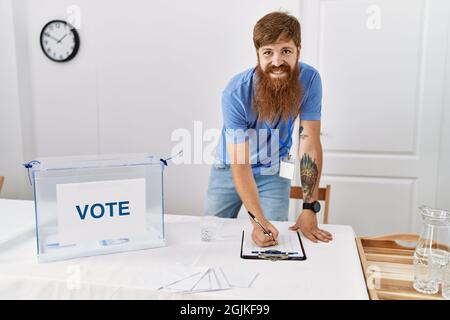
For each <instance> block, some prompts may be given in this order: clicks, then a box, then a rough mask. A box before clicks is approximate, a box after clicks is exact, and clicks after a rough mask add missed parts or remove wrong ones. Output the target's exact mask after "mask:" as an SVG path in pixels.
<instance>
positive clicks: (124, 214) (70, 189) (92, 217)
mask: <svg viewBox="0 0 450 320" xmlns="http://www.w3.org/2000/svg"><path fill="white" fill-rule="evenodd" d="M56 196H57V207H58V239H59V243H60V244H61V245H64V244H82V243H88V242H93V241H101V240H112V239H119V238H133V237H139V236H143V235H144V234H145V232H146V229H145V226H146V217H145V207H146V204H145V179H126V180H111V181H98V182H83V183H69V184H58V185H57V186H56Z"/></svg>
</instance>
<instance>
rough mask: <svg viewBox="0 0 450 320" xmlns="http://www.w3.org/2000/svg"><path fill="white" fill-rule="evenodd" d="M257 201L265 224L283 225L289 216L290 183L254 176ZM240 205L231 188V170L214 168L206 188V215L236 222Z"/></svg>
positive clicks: (278, 179)
mask: <svg viewBox="0 0 450 320" xmlns="http://www.w3.org/2000/svg"><path fill="white" fill-rule="evenodd" d="M254 177H255V181H256V186H257V187H258V191H259V200H260V204H261V208H262V210H263V212H264V216H265V217H266V218H267V219H268V220H275V221H286V220H287V219H288V213H289V194H290V190H291V180H289V179H285V178H282V177H280V176H279V174H273V175H254ZM241 206H242V201H241V198H240V197H239V195H238V193H237V191H236V188H235V186H234V182H233V177H232V176H231V168H230V166H229V165H227V164H214V165H213V166H212V169H211V176H210V177H209V184H208V199H207V205H206V212H205V214H206V215H215V216H218V217H222V218H236V217H237V215H238V213H239V210H240V209H241Z"/></svg>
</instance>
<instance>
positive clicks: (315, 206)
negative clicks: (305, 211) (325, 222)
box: [313, 201, 320, 213]
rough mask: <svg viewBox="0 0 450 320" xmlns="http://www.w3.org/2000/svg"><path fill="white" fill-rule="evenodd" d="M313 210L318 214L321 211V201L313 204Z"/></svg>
mask: <svg viewBox="0 0 450 320" xmlns="http://www.w3.org/2000/svg"><path fill="white" fill-rule="evenodd" d="M313 210H314V212H316V213H317V212H319V211H320V203H319V201H316V202H314V204H313Z"/></svg>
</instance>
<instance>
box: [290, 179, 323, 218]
mask: <svg viewBox="0 0 450 320" xmlns="http://www.w3.org/2000/svg"><path fill="white" fill-rule="evenodd" d="M330 193H331V186H330V185H329V184H327V186H326V187H325V188H319V199H318V200H319V201H325V206H324V210H323V223H324V224H327V223H328V210H329V206H330ZM290 198H291V199H298V200H301V199H303V189H302V187H291V195H290Z"/></svg>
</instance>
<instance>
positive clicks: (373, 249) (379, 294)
mask: <svg viewBox="0 0 450 320" xmlns="http://www.w3.org/2000/svg"><path fill="white" fill-rule="evenodd" d="M404 236H405V235H404ZM416 238H417V239H418V236H417V235H411V234H410V235H408V236H407V237H406V238H405V239H406V240H413V239H416ZM356 244H357V246H358V251H359V256H360V258H361V265H362V268H363V270H364V275H365V277H366V285H367V290H368V292H369V295H370V298H371V299H373V300H379V299H380V300H412V299H413V300H416V299H420V300H442V299H443V298H442V295H441V291H439V292H438V293H437V294H434V295H427V294H422V293H419V292H417V291H416V290H414V288H413V281H414V269H413V268H414V266H413V254H414V247H405V246H402V245H399V244H398V242H397V241H395V240H392V236H386V237H379V238H378V239H377V237H373V238H357V239H356Z"/></svg>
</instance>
